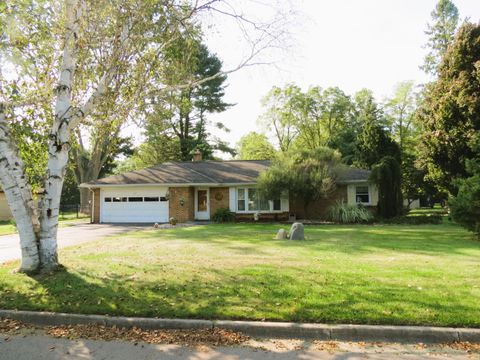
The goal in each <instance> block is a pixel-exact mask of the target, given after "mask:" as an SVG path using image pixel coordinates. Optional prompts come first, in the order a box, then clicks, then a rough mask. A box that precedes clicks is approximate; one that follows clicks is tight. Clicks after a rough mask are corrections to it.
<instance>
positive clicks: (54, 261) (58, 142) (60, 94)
mask: <svg viewBox="0 0 480 360" xmlns="http://www.w3.org/2000/svg"><path fill="white" fill-rule="evenodd" d="M79 19H80V8H79V6H78V0H66V26H65V32H66V33H65V45H64V49H63V56H62V64H61V68H60V78H59V81H58V85H57V89H56V95H57V98H56V104H55V120H54V124H53V126H52V129H51V130H50V136H49V144H48V152H49V157H48V170H47V171H48V172H47V179H46V181H45V186H44V188H45V192H44V195H43V198H42V201H41V204H40V225H41V230H40V262H41V267H42V270H44V271H50V270H54V269H55V268H57V267H58V255H57V228H58V215H59V208H60V196H61V193H62V187H63V181H64V177H65V171H66V166H67V163H68V151H69V148H70V143H69V141H70V135H71V128H72V127H71V125H70V122H71V121H72V118H73V117H74V114H75V110H74V109H73V108H72V85H73V77H74V74H75V67H76V53H77V51H76V39H77V37H78V21H79Z"/></svg>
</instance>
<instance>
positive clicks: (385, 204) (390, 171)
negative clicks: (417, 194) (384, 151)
mask: <svg viewBox="0 0 480 360" xmlns="http://www.w3.org/2000/svg"><path fill="white" fill-rule="evenodd" d="M401 176H402V174H401V170H400V164H399V163H398V161H397V159H395V158H394V157H392V156H385V157H384V158H382V160H381V161H380V162H379V163H378V164H376V165H375V166H374V167H373V169H372V173H371V177H370V180H371V181H373V182H374V183H375V184H376V185H377V187H378V206H377V211H378V215H379V216H381V217H383V218H392V217H395V216H398V215H400V214H401V212H402V208H403V201H402V190H401Z"/></svg>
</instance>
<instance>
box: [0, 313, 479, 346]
mask: <svg viewBox="0 0 480 360" xmlns="http://www.w3.org/2000/svg"><path fill="white" fill-rule="evenodd" d="M0 318H9V319H14V320H20V321H22V322H25V323H28V324H33V325H44V326H45V325H47V326H58V325H82V324H83V325H85V324H96V325H104V326H117V327H127V328H131V327H134V326H135V327H138V328H141V329H145V330H153V329H205V328H207V329H208V328H210V329H213V328H222V329H228V330H233V331H238V332H242V333H244V334H246V335H250V336H253V337H267V338H292V339H318V340H339V341H386V342H400V343H418V342H422V343H448V342H456V341H469V342H478V343H480V329H471V328H451V327H449V328H447V327H445V328H444V327H427V326H388V325H387V326H385V325H329V324H308V323H290V322H259V321H230V320H196V319H157V318H137V317H115V316H104V315H82V314H65V313H52V312H36V311H16V310H0Z"/></svg>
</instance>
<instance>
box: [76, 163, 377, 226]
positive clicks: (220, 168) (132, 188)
mask: <svg viewBox="0 0 480 360" xmlns="http://www.w3.org/2000/svg"><path fill="white" fill-rule="evenodd" d="M269 164H270V162H269V161H267V160H250V161H243V160H232V161H201V160H199V161H192V162H168V163H164V164H160V165H157V166H153V167H150V168H146V169H143V170H137V171H130V172H126V173H124V174H120V175H114V176H109V177H106V178H103V179H99V180H96V181H92V182H89V183H84V184H81V185H80V186H81V187H85V188H88V189H90V191H91V198H92V201H91V204H92V210H91V216H92V219H91V220H92V222H94V223H155V222H158V223H161V222H168V220H169V218H170V217H175V218H176V219H177V220H178V221H179V222H186V221H193V220H210V219H211V217H212V215H213V214H215V212H216V211H217V210H218V209H220V208H229V209H230V211H232V212H234V213H235V214H236V218H237V220H253V216H254V215H253V214H255V213H258V214H259V218H260V220H288V219H289V218H290V219H291V218H293V217H295V218H297V219H301V218H304V215H305V214H304V206H303V201H301V200H299V199H295V198H292V197H291V196H290V197H289V196H288V194H287V193H286V194H285V195H284V196H282V197H281V198H280V199H262V198H260V197H259V196H257V193H256V189H255V184H256V179H257V177H258V176H259V174H260V173H261V172H262V171H264V170H266V169H267V168H268V166H269ZM369 174H370V172H369V171H367V170H363V169H357V168H353V167H347V166H345V167H344V168H343V169H342V170H341V171H340V172H339V174H338V181H337V189H336V191H335V193H334V194H332V196H330V197H329V198H326V199H320V200H318V201H314V202H312V203H310V204H309V208H308V215H309V217H310V218H318V219H320V218H321V217H322V216H323V215H324V214H325V211H326V210H327V209H328V207H329V206H330V205H332V204H333V203H335V201H337V200H341V199H343V200H344V201H346V202H348V203H349V204H356V203H362V204H364V205H365V206H369V207H373V206H375V205H376V204H377V202H378V191H377V188H376V187H375V186H374V185H373V184H371V183H369V182H368V177H369Z"/></svg>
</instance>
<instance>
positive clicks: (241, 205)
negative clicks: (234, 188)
mask: <svg viewBox="0 0 480 360" xmlns="http://www.w3.org/2000/svg"><path fill="white" fill-rule="evenodd" d="M237 209H238V211H245V210H246V208H245V189H238V192H237Z"/></svg>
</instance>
